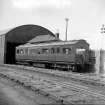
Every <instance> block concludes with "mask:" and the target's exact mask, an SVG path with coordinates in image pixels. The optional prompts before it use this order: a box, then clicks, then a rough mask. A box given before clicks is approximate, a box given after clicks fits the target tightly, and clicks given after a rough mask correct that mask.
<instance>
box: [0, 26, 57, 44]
mask: <svg viewBox="0 0 105 105" xmlns="http://www.w3.org/2000/svg"><path fill="white" fill-rule="evenodd" d="M6 32H7V33H6ZM4 33H5V39H6V42H12V43H26V42H28V41H29V40H31V39H33V38H34V37H36V36H37V35H47V34H49V35H51V36H54V37H55V35H54V34H53V33H52V32H51V31H49V30H48V29H46V28H44V27H42V26H39V25H22V26H19V27H16V28H14V29H11V30H10V29H9V30H7V31H5V32H4ZM1 34H2V35H3V32H1V33H0V35H1Z"/></svg>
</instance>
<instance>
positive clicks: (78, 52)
mask: <svg viewBox="0 0 105 105" xmlns="http://www.w3.org/2000/svg"><path fill="white" fill-rule="evenodd" d="M85 51H86V49H83V48H80V49H76V54H83V53H84V52H85Z"/></svg>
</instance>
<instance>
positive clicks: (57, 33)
mask: <svg viewBox="0 0 105 105" xmlns="http://www.w3.org/2000/svg"><path fill="white" fill-rule="evenodd" d="M55 35H56V38H58V39H59V29H57V32H56V34H55Z"/></svg>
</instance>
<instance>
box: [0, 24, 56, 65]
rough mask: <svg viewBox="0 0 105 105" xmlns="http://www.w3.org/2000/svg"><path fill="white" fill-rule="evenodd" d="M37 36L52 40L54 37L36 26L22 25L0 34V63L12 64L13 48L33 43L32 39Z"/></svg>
mask: <svg viewBox="0 0 105 105" xmlns="http://www.w3.org/2000/svg"><path fill="white" fill-rule="evenodd" d="M38 35H40V36H44V35H45V38H47V37H51V38H52V39H54V37H56V36H55V35H54V34H53V33H52V32H51V31H49V30H48V29H46V28H44V27H42V26H38V25H22V26H19V27H16V28H13V29H8V30H5V31H2V32H0V63H1V64H3V63H7V64H14V63H15V47H16V46H18V45H21V44H25V43H27V42H29V41H30V42H31V41H32V42H33V40H32V39H35V37H36V36H38ZM46 35H47V36H46ZM36 38H38V37H36ZM47 39H48V38H47ZM44 40H45V39H44Z"/></svg>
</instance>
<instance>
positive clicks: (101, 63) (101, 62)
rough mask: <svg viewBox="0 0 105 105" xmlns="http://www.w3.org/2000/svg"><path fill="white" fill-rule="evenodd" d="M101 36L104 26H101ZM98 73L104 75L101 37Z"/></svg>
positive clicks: (103, 32) (104, 29) (104, 30)
mask: <svg viewBox="0 0 105 105" xmlns="http://www.w3.org/2000/svg"><path fill="white" fill-rule="evenodd" d="M101 34H105V25H104V24H103V25H102V28H101ZM99 69H100V70H99V73H100V74H101V75H104V73H105V70H104V50H103V37H101V48H100V68H99Z"/></svg>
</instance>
